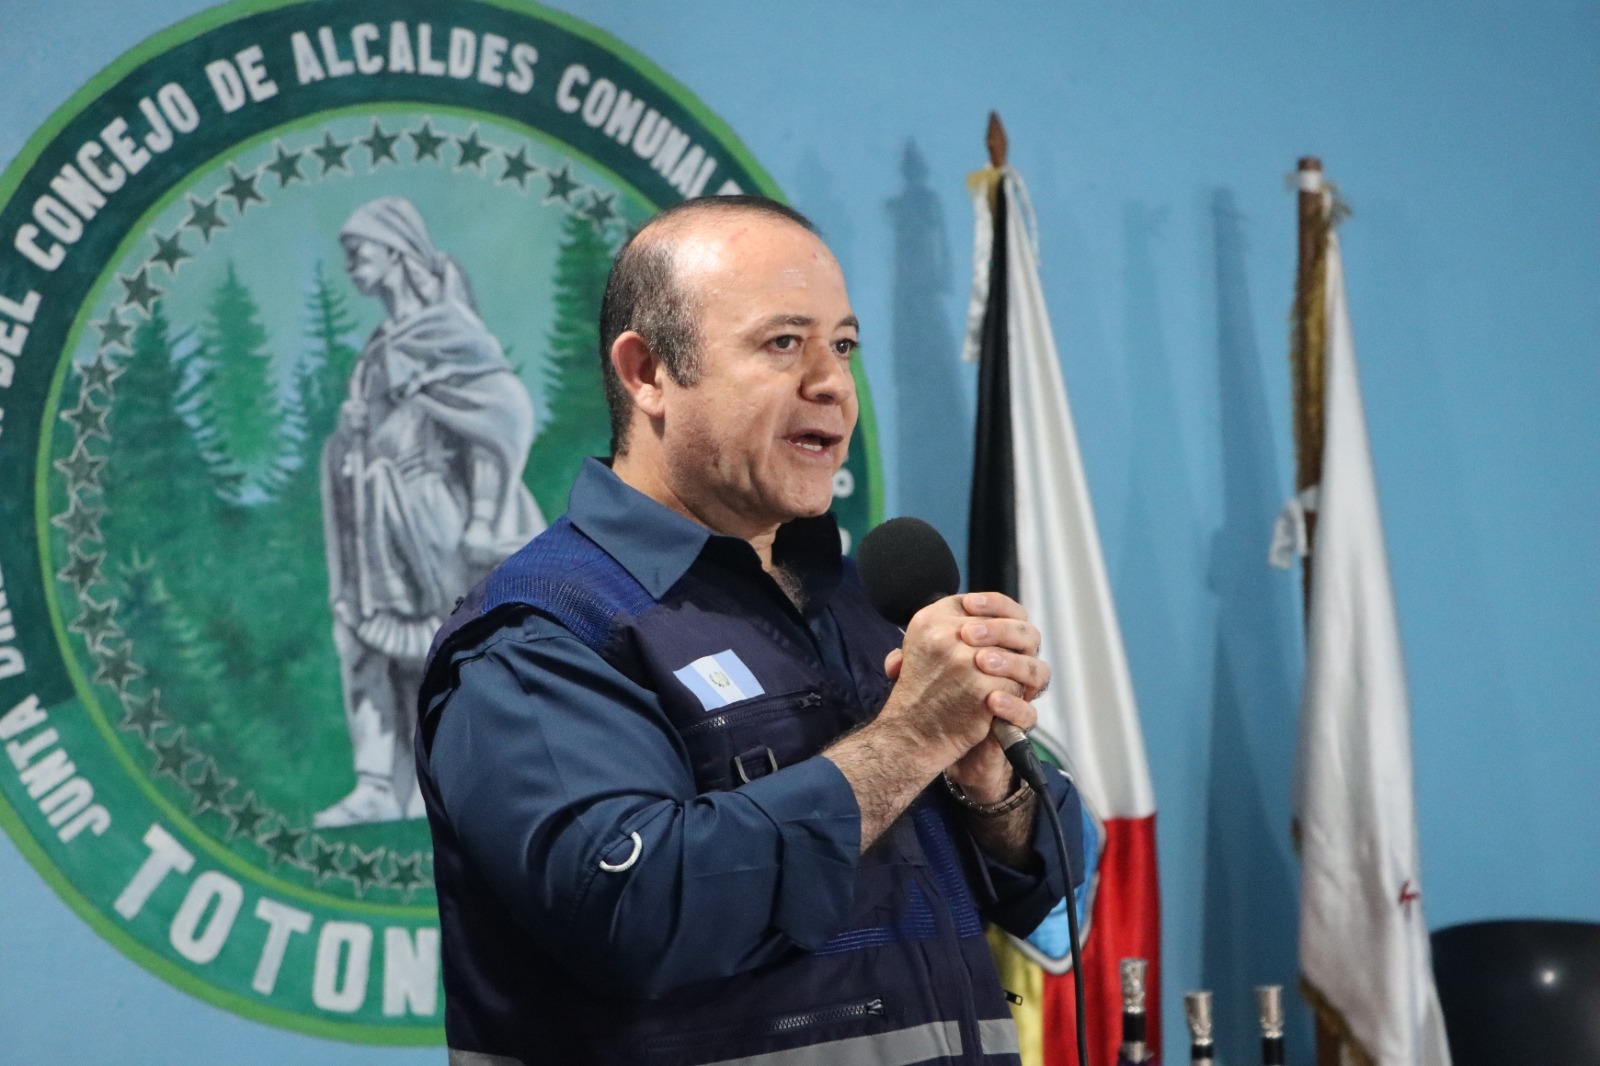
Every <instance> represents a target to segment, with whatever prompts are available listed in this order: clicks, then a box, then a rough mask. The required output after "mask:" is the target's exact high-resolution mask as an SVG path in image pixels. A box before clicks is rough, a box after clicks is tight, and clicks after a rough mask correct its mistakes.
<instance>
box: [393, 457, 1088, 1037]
mask: <svg viewBox="0 0 1600 1066" xmlns="http://www.w3.org/2000/svg"><path fill="white" fill-rule="evenodd" d="M773 555H774V562H775V563H777V564H778V565H780V566H782V567H784V569H785V570H786V571H787V572H788V573H790V574H791V575H793V576H794V577H795V578H796V579H797V580H798V583H799V586H800V589H801V593H802V595H801V597H800V600H801V603H802V607H801V608H796V606H795V605H794V603H793V602H791V601H790V599H789V598H788V597H787V596H786V595H785V593H784V592H783V590H782V589H780V588H779V586H778V585H777V583H776V582H775V581H773V579H772V578H771V577H770V576H769V575H768V574H767V573H766V572H765V571H764V570H763V568H762V566H761V562H760V559H759V557H758V556H757V555H756V552H755V550H754V549H753V548H752V547H751V546H750V545H749V544H748V543H747V542H745V541H743V540H740V539H737V538H731V537H724V536H720V535H716V534H713V533H711V532H710V531H708V530H706V529H705V528H703V527H701V526H699V525H697V524H696V523H694V522H692V521H690V520H689V519H687V518H685V517H683V516H681V515H679V514H676V513H675V512H673V511H671V510H669V509H668V508H666V507H664V506H662V505H660V504H658V503H656V502H655V501H653V500H650V499H649V498H647V497H645V496H643V495H642V494H640V493H638V492H637V491H635V490H634V489H632V488H630V487H628V486H627V485H625V484H624V483H622V481H621V480H620V479H618V478H617V477H616V476H615V475H614V474H613V473H612V472H611V471H610V470H609V469H607V468H606V467H605V466H603V465H601V464H599V463H597V462H595V461H593V460H591V461H589V462H587V463H586V464H585V467H584V469H583V471H582V473H581V474H580V476H579V478H578V481H577V483H576V484H575V486H574V488H573V492H572V498H571V507H570V510H569V512H568V514H567V516H566V517H565V518H564V519H562V520H561V521H560V522H558V523H556V525H555V526H553V527H552V529H551V530H550V531H549V532H548V533H547V534H545V535H544V536H542V537H541V538H539V539H538V540H536V541H534V542H533V543H532V544H531V545H529V547H528V548H527V549H524V552H523V553H519V556H518V557H513V559H512V560H510V561H508V563H507V564H506V565H505V566H504V567H502V568H501V570H499V571H497V572H496V574H495V575H492V576H491V578H490V579H489V580H488V582H487V583H486V585H485V586H483V587H482V588H481V589H480V590H477V591H476V592H475V596H476V598H477V599H479V600H481V601H482V602H481V603H478V602H474V603H471V604H469V605H468V608H467V611H466V612H465V613H468V614H475V616H476V617H475V618H469V619H465V620H457V623H456V626H455V627H456V628H458V629H459V632H457V633H456V636H455V638H454V639H451V640H447V641H445V642H444V643H443V645H442V647H441V648H440V649H439V652H438V654H437V656H436V659H435V662H434V663H433V664H432V666H431V667H430V671H429V681H428V683H427V684H425V686H424V691H423V696H422V712H423V713H422V723H421V728H422V743H421V744H420V745H419V769H420V777H421V779H422V782H423V787H424V795H425V797H426V798H427V799H428V805H429V818H430V821H431V823H432V825H433V829H434V835H435V840H436V844H435V856H436V872H437V875H438V879H439V886H440V910H441V921H442V924H443V929H444V935H445V939H446V948H445V983H446V993H447V1023H446V1024H447V1028H448V1029H449V1030H450V1032H449V1038H450V1044H451V1046H452V1047H454V1048H465V1049H468V1050H473V1051H483V1052H491V1053H515V1052H516V1051H517V1049H514V1048H506V1047H502V1046H496V1044H497V1041H498V1042H499V1043H504V1038H503V1036H502V1035H498V1034H497V1033H495V1032H492V1031H491V1030H493V1029H494V1026H493V1025H489V1026H487V1027H485V1025H484V1024H483V1023H482V1017H483V1015H484V1013H485V1012H487V1013H488V1014H493V1013H495V1012H497V1011H499V1012H502V1013H503V1012H516V1011H528V1010H537V1009H538V1008H539V1007H541V1006H542V1007H548V1006H549V1004H550V1001H552V998H553V997H554V998H559V997H560V996H561V995H566V994H568V993H570V991H571V990H572V989H573V988H577V989H585V990H588V993H589V994H591V995H592V996H595V997H615V998H616V999H617V1000H618V1001H636V1000H650V999H657V998H660V997H663V996H667V995H669V994H671V993H674V992H676V991H678V990H682V989H690V990H691V992H690V993H686V994H687V995H689V996H690V997H691V998H692V995H693V993H692V990H693V989H695V988H699V987H707V986H705V985H704V984H703V983H704V982H715V981H716V980H717V979H723V978H729V977H731V976H733V975H737V974H751V973H761V972H771V971H773V970H775V969H778V968H781V967H783V966H785V965H788V964H789V962H790V961H792V960H793V959H794V958H795V957H796V955H797V954H798V953H807V952H811V953H821V954H828V953H831V952H844V951H849V950H854V949H855V948H857V947H862V946H868V945H870V944H874V943H876V942H877V941H878V940H883V939H884V938H885V937H888V938H891V939H893V938H902V939H904V938H906V937H914V936H915V935H920V934H918V933H917V932H916V930H915V929H913V928H912V926H908V925H907V924H906V923H907V922H912V925H915V922H913V920H912V919H913V918H915V917H916V915H913V916H912V917H907V915H908V914H909V913H910V912H911V911H916V908H917V907H925V906H931V905H929V904H926V902H925V901H924V902H921V903H919V902H917V900H920V899H921V897H922V896H925V895H938V896H940V897H941V898H944V899H945V904H946V905H947V906H948V909H949V911H950V913H951V914H952V915H956V917H955V918H954V919H951V920H950V921H948V922H946V923H945V924H946V925H947V926H948V930H949V934H948V935H949V937H950V939H952V940H955V939H961V940H964V941H970V940H972V938H973V937H974V936H976V943H975V945H974V944H971V943H968V944H964V945H963V946H961V948H960V952H959V954H961V956H962V957H964V958H966V957H968V956H970V958H968V962H967V963H966V964H965V966H966V968H968V969H975V970H976V971H978V974H979V976H978V978H977V980H978V981H979V982H980V983H983V984H985V987H984V989H983V996H982V997H980V998H983V999H984V1000H985V1001H986V1002H987V1001H996V997H997V994H998V984H997V982H996V981H995V979H994V977H993V967H992V964H988V963H987V957H986V955H984V956H983V957H982V961H981V962H980V961H975V960H977V959H978V956H977V955H976V954H974V951H983V950H986V949H983V948H982V937H981V935H977V934H978V933H979V932H980V930H981V926H980V924H979V922H978V918H977V914H978V912H979V910H982V911H983V914H984V916H985V917H988V918H990V919H992V920H995V921H998V922H1000V923H1001V924H1003V925H1006V926H1007V927H1010V928H1012V929H1013V930H1014V931H1018V932H1024V933H1025V932H1026V931H1027V930H1028V929H1030V928H1031V927H1032V926H1033V925H1034V924H1036V923H1037V922H1038V921H1039V920H1040V919H1041V918H1042V917H1043V916H1044V914H1045V913H1047V912H1048V911H1049V909H1050V907H1051V905H1052V904H1053V903H1054V902H1055V901H1056V900H1058V899H1059V898H1060V897H1061V895H1062V893H1063V892H1064V890H1065V881H1064V878H1063V876H1062V875H1061V872H1060V871H1059V869H1057V868H1056V866H1055V864H1054V862H1053V861H1052V860H1053V853H1052V851H1051V850H1041V851H1040V852H1039V853H1038V854H1036V855H1035V857H1034V860H1033V862H1032V863H1031V865H1030V867H1029V868H1028V869H1026V870H1014V869H1010V868H1008V867H1006V866H1004V865H1002V864H999V863H996V862H994V861H992V860H989V859H988V858H987V857H985V856H982V855H981V854H979V853H978V852H977V849H976V848H974V847H972V846H971V843H970V840H968V839H966V838H965V834H964V833H959V832H957V833H955V834H950V833H948V832H947V830H946V829H945V828H944V823H946V822H950V821H953V820H954V819H953V818H952V817H951V816H950V813H949V811H948V810H946V809H945V808H944V806H943V800H942V797H939V796H935V795H933V794H932V793H931V791H930V793H929V794H925V796H924V797H923V799H921V800H919V801H918V804H917V805H916V808H915V809H914V811H913V812H911V813H908V815H907V816H906V817H905V818H903V819H902V820H901V821H900V822H899V823H897V825H896V827H894V828H892V829H891V830H890V831H889V832H888V833H887V834H885V839H884V840H883V841H880V842H879V843H878V844H876V845H874V848H873V849H872V851H871V852H869V855H871V854H873V853H876V852H881V853H883V854H884V855H886V856H887V858H884V857H880V858H879V859H878V860H877V865H879V866H881V867H882V868H883V869H884V870H888V871H901V872H897V873H892V874H891V873H874V872H873V871H872V870H868V869H865V868H864V866H863V859H862V856H861V855H860V845H861V839H860V811H859V808H858V806H857V803H856V800H855V796H854V793H853V792H852V790H851V787H850V784H849V782H848V781H847V780H846V779H845V777H844V775H843V774H842V773H841V772H840V771H839V769H838V767H837V766H835V765H834V764H833V763H832V762H831V761H829V760H828V759H826V758H824V757H822V756H821V755H820V754H818V753H819V752H820V751H821V750H822V748H823V747H824V746H825V745H826V744H827V743H829V742H831V741H832V740H833V739H836V738H837V737H838V736H839V735H841V734H842V733H843V732H845V731H847V730H848V729H849V728H851V727H853V726H854V725H857V724H860V723H861V722H864V721H866V720H868V719H870V717H871V715H872V714H875V713H876V712H877V709H878V708H879V707H880V706H881V705H882V702H883V699H884V698H886V696H887V694H888V691H889V688H890V685H889V683H888V681H887V679H886V678H885V677H884V676H883V670H882V663H883V657H884V655H885V654H886V652H887V651H888V650H889V649H890V648H892V647H895V646H898V643H899V639H900V633H899V631H898V630H897V629H896V628H895V627H893V626H891V625H889V624H888V623H887V622H883V621H882V620H881V619H878V618H877V617H876V616H875V615H872V614H871V612H870V609H869V608H867V607H866V606H865V599H864V597H863V596H862V595H861V592H860V589H859V584H858V582H857V581H856V579H855V577H854V572H853V564H850V563H848V561H846V560H842V559H841V556H840V551H839V535H838V530H837V527H836V525H835V524H834V522H833V520H832V518H831V516H824V517H821V518H817V519H801V520H797V521H794V522H790V523H788V524H787V525H785V526H784V527H783V528H782V529H780V531H779V533H778V537H777V539H776V541H775V543H774V547H773ZM524 556H525V557H524ZM479 620H481V621H482V622H483V623H485V624H483V625H481V626H480V627H479V628H477V629H469V628H466V626H471V625H474V624H476V622H477V621H479ZM451 628H452V627H447V630H446V632H449V631H450V629H451ZM1052 791H1053V792H1055V793H1056V794H1055V795H1053V796H1052V798H1053V799H1055V800H1056V801H1057V803H1058V806H1062V807H1064V808H1065V813H1066V814H1067V817H1065V818H1064V819H1063V821H1064V824H1065V825H1067V826H1068V827H1069V833H1072V832H1073V831H1074V830H1075V829H1076V828H1077V826H1078V825H1079V817H1078V811H1077V807H1076V797H1075V795H1073V794H1072V793H1071V792H1070V789H1069V787H1068V786H1067V785H1066V784H1065V783H1064V781H1063V782H1060V783H1058V784H1057V786H1055V787H1053V789H1052ZM1041 821H1043V820H1042V819H1041ZM953 837H954V838H960V843H959V844H954V845H953V844H952V838H953ZM1036 839H1037V838H1036ZM958 848H959V849H960V851H961V854H959V855H958V854H957V850H958ZM935 852H937V853H938V854H936V855H933V858H929V855H931V854H933V853H935ZM946 853H948V854H946ZM1047 855H1048V856H1050V859H1048V860H1047V859H1046V858H1045V857H1044V856H1047ZM941 863H942V864H943V865H941ZM867 865H871V864H870V863H869V864H867ZM911 867H918V868H923V867H927V868H930V869H933V871H934V872H933V873H932V874H929V875H926V876H927V877H928V882H927V883H928V885H929V886H931V887H930V888H929V889H928V890H927V891H924V890H922V889H912V890H911V893H912V895H913V896H916V899H914V900H912V903H911V904H910V905H908V904H907V901H906V899H905V898H902V897H903V896H904V895H905V892H906V889H905V885H904V884H903V883H902V882H904V880H905V876H906V875H905V874H904V872H903V871H904V870H905V869H909V868H911ZM919 876H922V875H919ZM875 896H882V897H883V899H877V898H875ZM875 908H876V909H875ZM878 911H883V912H884V914H886V915H888V917H887V918H885V917H883V916H882V915H880V916H879V917H872V916H873V915H875V914H877V913H878ZM891 912H892V913H891ZM928 913H929V914H930V915H931V914H932V913H933V911H931V910H930V911H929V912H928ZM917 914H918V915H920V914H921V912H920V911H917ZM917 920H919V921H920V920H921V919H920V918H917ZM928 921H929V922H932V919H931V918H930V919H928ZM885 922H887V923H888V924H884V923H885ZM873 923H877V924H873ZM896 923H898V924H896ZM932 928H933V926H932V925H931V924H930V925H929V929H932ZM880 930H889V931H888V932H881V931H880ZM908 930H910V931H908ZM928 935H929V936H933V935H935V934H933V933H929V934H928ZM524 938H525V939H526V941H527V943H528V945H530V946H531V947H532V949H533V950H535V951H536V952H537V955H538V957H537V958H521V955H520V954H519V955H518V958H521V962H520V964H519V963H516V962H514V961H513V960H501V962H499V963H494V964H485V965H484V966H481V967H480V966H479V965H478V963H477V962H475V961H474V959H475V958H482V957H484V956H492V955H495V954H496V953H497V952H500V951H501V950H502V948H503V946H504V944H506V943H507V942H508V941H509V940H510V939H516V940H519V941H520V940H523V939H524ZM519 950H520V949H519ZM515 965H521V966H522V967H524V968H525V969H527V970H528V971H530V972H532V976H531V977H525V975H522V974H521V973H518V975H517V976H516V978H515V980H516V981H517V982H519V988H518V989H516V990H511V989H508V988H506V987H504V986H505V984H506V978H505V975H504V974H503V973H502V974H501V975H500V976H495V975H493V974H491V973H489V971H490V970H492V969H493V968H494V966H500V967H501V968H502V969H503V970H506V972H509V969H508V968H510V967H513V966H515ZM985 966H987V971H988V972H987V974H984V973H983V972H982V971H983V969H984V967H985ZM525 981H528V982H531V983H523V982H525ZM962 981H964V982H965V983H966V984H967V985H970V984H971V983H972V981H973V978H972V977H970V976H968V975H966V974H965V973H963V977H962ZM989 986H992V987H989ZM964 994H965V995H967V998H969V999H970V998H972V995H971V991H970V989H969V990H968V992H967V993H964ZM719 995H720V993H719ZM461 997H467V998H471V999H474V1000H477V1001H482V1002H475V1003H473V1004H471V1005H468V1004H465V1003H461V1004H458V1003H457V1002H456V1000H457V999H459V998H461ZM518 999H530V1000H540V1001H544V1002H541V1003H537V1004H536V1003H531V1002H530V1003H526V1004H521V1005H519V1004H518V1003H517V1002H516V1001H517V1000H518ZM585 1002H586V1001H585ZM861 1002H863V1003H867V1002H872V1000H870V999H863V1000H862V1001H861ZM1001 1002H1003V1001H1001ZM485 1004H487V1006H485ZM457 1006H460V1007H461V1008H462V1009H460V1010H457V1009H455V1008H456V1007H457ZM882 1009H883V1008H882V1005H881V1003H880V1011H881V1010H882ZM929 1009H930V1010H933V1008H929ZM986 1009H988V1010H989V1012H990V1013H993V1008H992V1007H989V1008H986ZM1001 1009H1002V1011H1003V1007H1002V1008H1001ZM949 1013H950V1012H949V1011H948V1010H946V1011H944V1012H943V1013H939V1012H938V1011H933V1015H932V1016H936V1017H944V1016H946V1015H948V1014H949ZM951 1024H954V1023H951ZM974 1032H976V1030H974ZM685 1061H687V1060H685Z"/></svg>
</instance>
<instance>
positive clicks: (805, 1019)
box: [767, 999, 884, 1033]
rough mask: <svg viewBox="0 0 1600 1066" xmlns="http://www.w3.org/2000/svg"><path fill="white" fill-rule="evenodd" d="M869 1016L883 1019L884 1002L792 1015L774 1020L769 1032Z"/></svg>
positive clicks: (849, 1005) (768, 1027) (781, 1031)
mask: <svg viewBox="0 0 1600 1066" xmlns="http://www.w3.org/2000/svg"><path fill="white" fill-rule="evenodd" d="M869 1014H870V1015H873V1016H875V1017H878V1018H881V1017H883V1015H884V1007H883V1000H881V999H869V1000H867V1001H866V1002H864V1003H846V1004H844V1005H842V1006H838V1007H827V1008H825V1009H823V1010H814V1011H807V1012H806V1013H804V1014H790V1015H787V1016H785V1017H782V1018H774V1019H773V1020H772V1021H771V1022H770V1023H768V1025H767V1031H768V1032H772V1033H788V1032H793V1031H794V1030H796V1029H807V1028H810V1027H811V1026H813V1025H822V1024H824V1023H825V1022H843V1021H848V1020H850V1019H851V1018H864V1017H866V1016H867V1015H869Z"/></svg>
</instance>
